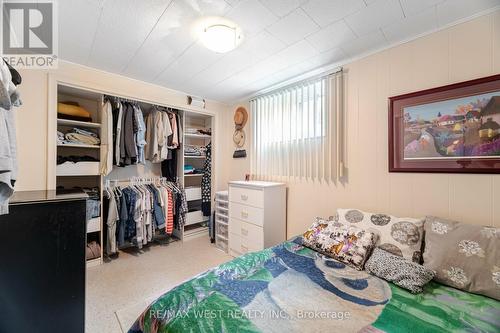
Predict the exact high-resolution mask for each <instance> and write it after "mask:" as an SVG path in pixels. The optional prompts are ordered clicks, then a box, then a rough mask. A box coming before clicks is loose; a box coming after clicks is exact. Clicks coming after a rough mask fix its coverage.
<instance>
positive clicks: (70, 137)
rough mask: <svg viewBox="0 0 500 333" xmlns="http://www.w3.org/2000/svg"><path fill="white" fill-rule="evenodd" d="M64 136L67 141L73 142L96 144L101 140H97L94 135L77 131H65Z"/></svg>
mask: <svg viewBox="0 0 500 333" xmlns="http://www.w3.org/2000/svg"><path fill="white" fill-rule="evenodd" d="M64 137H65V138H66V140H67V141H69V142H70V143H73V144H82V145H95V146H97V145H99V144H100V143H101V140H99V139H98V138H96V137H93V136H90V135H85V134H79V133H66V135H65V136H64Z"/></svg>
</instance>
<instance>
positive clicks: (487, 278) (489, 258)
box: [424, 216, 500, 300]
mask: <svg viewBox="0 0 500 333" xmlns="http://www.w3.org/2000/svg"><path fill="white" fill-rule="evenodd" d="M424 266H425V267H427V268H429V269H433V270H435V271H436V277H435V278H434V280H436V281H438V282H440V283H442V284H446V285H448V286H452V287H454V288H457V289H462V290H465V291H468V292H471V293H475V294H481V295H486V296H489V297H492V298H494V299H497V300H500V228H498V227H489V226H481V225H471V224H466V223H461V222H458V221H451V220H446V219H442V218H439V217H434V216H428V217H427V219H426V221H425V250H424Z"/></svg>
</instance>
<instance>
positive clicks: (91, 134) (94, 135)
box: [72, 127, 99, 138]
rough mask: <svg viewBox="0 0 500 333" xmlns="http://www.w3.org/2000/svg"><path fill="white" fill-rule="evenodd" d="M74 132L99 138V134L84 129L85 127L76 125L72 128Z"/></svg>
mask: <svg viewBox="0 0 500 333" xmlns="http://www.w3.org/2000/svg"><path fill="white" fill-rule="evenodd" d="M72 132H73V133H78V134H82V135H88V136H92V137H94V138H99V136H97V134H96V133H94V132H90V131H87V130H84V129H81V128H78V127H74V128H73V129H72Z"/></svg>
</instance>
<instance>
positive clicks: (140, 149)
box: [134, 106, 146, 164]
mask: <svg viewBox="0 0 500 333" xmlns="http://www.w3.org/2000/svg"><path fill="white" fill-rule="evenodd" d="M134 111H135V113H134V114H135V119H136V122H137V133H136V140H135V141H136V145H137V163H141V164H144V163H146V158H145V157H144V146H145V145H146V123H145V122H144V115H143V113H142V110H141V108H140V107H138V106H135V107H134Z"/></svg>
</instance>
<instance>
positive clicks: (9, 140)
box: [0, 61, 22, 215]
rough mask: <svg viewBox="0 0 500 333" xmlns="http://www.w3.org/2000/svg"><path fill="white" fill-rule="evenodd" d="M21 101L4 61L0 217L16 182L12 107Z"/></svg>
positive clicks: (0, 83) (0, 89) (0, 76)
mask: <svg viewBox="0 0 500 333" xmlns="http://www.w3.org/2000/svg"><path fill="white" fill-rule="evenodd" d="M21 104H22V103H21V100H20V98H19V92H18V91H17V88H16V85H15V84H14V83H13V82H12V74H11V72H10V70H9V67H8V66H7V65H6V62H5V61H2V62H1V64H0V215H2V214H8V213H9V198H10V197H11V196H12V194H13V193H14V184H15V182H16V180H17V143H16V123H15V114H14V107H17V106H20V105H21Z"/></svg>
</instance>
